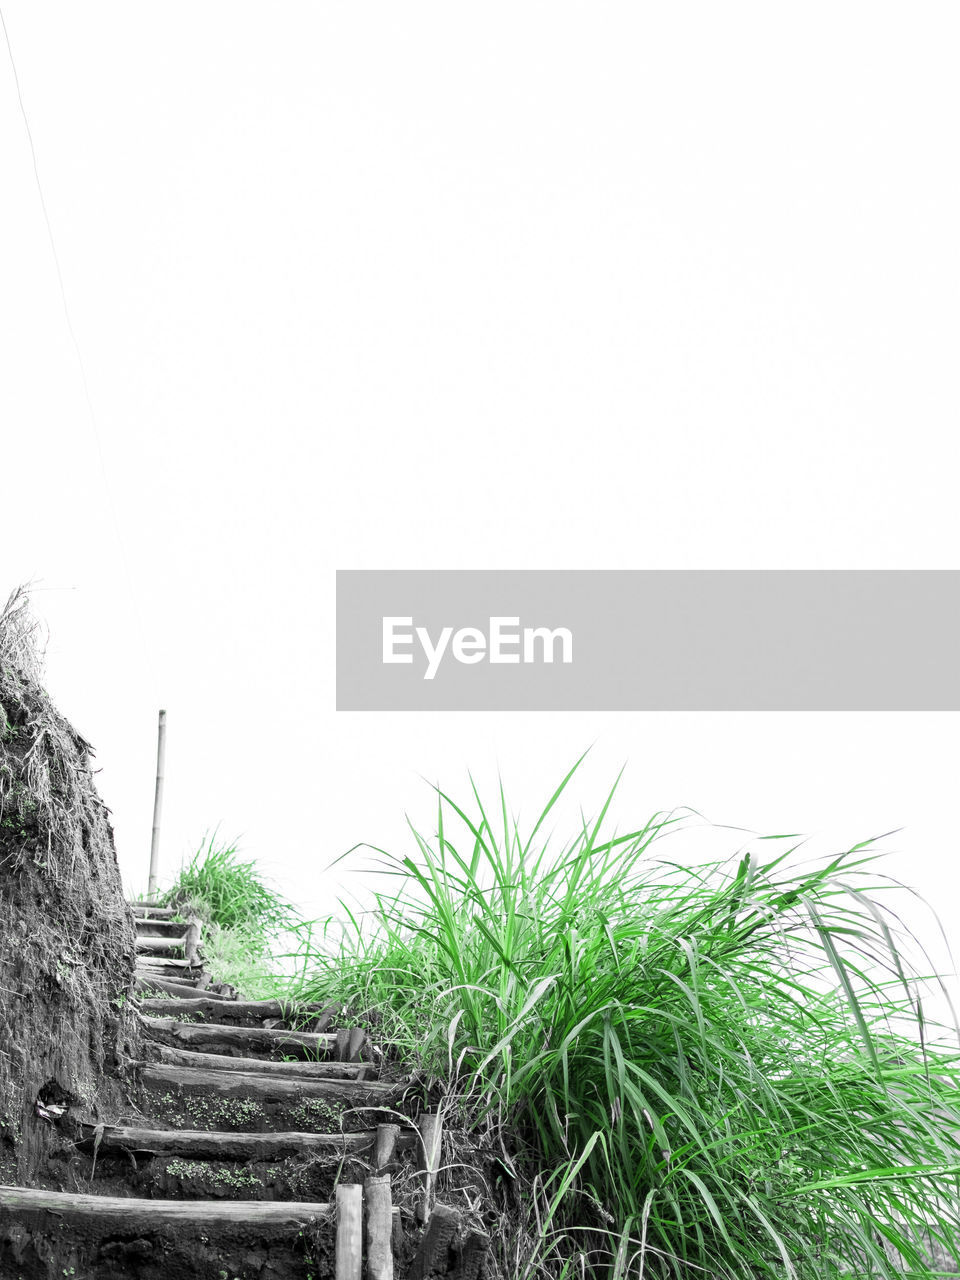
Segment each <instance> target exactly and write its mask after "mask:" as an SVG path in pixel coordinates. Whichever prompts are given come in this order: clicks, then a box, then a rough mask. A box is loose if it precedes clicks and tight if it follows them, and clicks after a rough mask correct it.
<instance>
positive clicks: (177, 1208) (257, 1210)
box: [0, 1186, 330, 1231]
mask: <svg viewBox="0 0 960 1280" xmlns="http://www.w3.org/2000/svg"><path fill="white" fill-rule="evenodd" d="M329 1208H330V1206H329V1205H328V1204H310V1203H308V1202H306V1201H302V1200H134V1199H132V1198H127V1197H126V1196H86V1195H74V1194H73V1193H72V1192H65V1191H36V1190H33V1189H30V1188H27V1187H9V1186H0V1219H2V1218H3V1217H4V1216H5V1215H7V1214H9V1215H10V1216H13V1215H17V1216H18V1217H19V1216H20V1215H22V1214H24V1213H30V1212H31V1211H33V1212H35V1213H43V1212H47V1213H53V1214H55V1215H56V1220H57V1221H68V1222H69V1221H71V1220H72V1221H74V1222H79V1223H83V1222H91V1221H94V1222H95V1221H97V1220H100V1221H102V1222H103V1223H104V1224H108V1223H112V1224H116V1225H118V1226H119V1225H122V1224H125V1223H129V1224H131V1225H134V1226H136V1227H138V1228H139V1229H140V1230H142V1231H149V1230H150V1228H151V1227H152V1226H163V1225H165V1224H173V1225H182V1226H189V1225H191V1224H196V1225H198V1226H203V1227H204V1228H216V1227H217V1226H221V1227H223V1226H247V1225H254V1226H255V1225H256V1224H257V1223H270V1224H273V1225H280V1226H290V1227H301V1226H307V1225H310V1224H312V1223H314V1222H316V1221H317V1219H318V1218H321V1217H325V1216H326V1214H327V1212H328V1210H329Z"/></svg>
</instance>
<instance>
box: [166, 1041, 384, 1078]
mask: <svg viewBox="0 0 960 1280" xmlns="http://www.w3.org/2000/svg"><path fill="white" fill-rule="evenodd" d="M159 1049H160V1061H161V1062H163V1063H165V1064H166V1065H167V1066H169V1067H205V1068H207V1069H208V1070H213V1071H252V1072H254V1074H258V1075H266V1076H292V1077H296V1078H297V1079H299V1080H310V1079H313V1080H363V1078H364V1072H366V1071H369V1070H370V1067H369V1066H366V1065H364V1064H362V1063H354V1062H304V1061H302V1060H301V1061H298V1062H272V1061H271V1060H270V1059H269V1058H234V1057H231V1055H230V1054H229V1053H195V1052H194V1051H193V1050H192V1049H171V1048H170V1047H169V1046H168V1045H165V1044H164V1045H160V1046H159Z"/></svg>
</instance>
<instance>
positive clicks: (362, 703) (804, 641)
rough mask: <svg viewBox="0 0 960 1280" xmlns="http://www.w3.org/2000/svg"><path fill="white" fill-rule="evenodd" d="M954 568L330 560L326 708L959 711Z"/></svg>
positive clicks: (959, 582)
mask: <svg viewBox="0 0 960 1280" xmlns="http://www.w3.org/2000/svg"><path fill="white" fill-rule="evenodd" d="M958 658H960V571H954V570H757V571H753V570H734V569H731V570H513V571H510V570H441V571H432V570H420V569H417V570H341V571H339V572H338V573H337V709H338V710H339V711H957V710H960V661H958Z"/></svg>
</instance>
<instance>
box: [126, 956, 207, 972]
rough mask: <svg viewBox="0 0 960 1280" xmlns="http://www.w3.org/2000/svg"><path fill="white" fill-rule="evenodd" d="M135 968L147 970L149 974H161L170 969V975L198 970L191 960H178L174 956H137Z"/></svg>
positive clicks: (197, 966)
mask: <svg viewBox="0 0 960 1280" xmlns="http://www.w3.org/2000/svg"><path fill="white" fill-rule="evenodd" d="M137 968H139V969H148V970H149V971H150V972H151V973H154V972H156V973H158V974H161V976H163V975H162V973H161V971H162V970H164V969H170V970H171V971H172V973H177V972H178V971H179V970H180V969H199V968H200V966H199V965H198V964H194V963H193V962H192V961H191V960H178V959H177V958H176V957H175V956H162V957H161V956H149V955H139V956H137Z"/></svg>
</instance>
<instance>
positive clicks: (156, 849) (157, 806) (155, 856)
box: [147, 711, 167, 898]
mask: <svg viewBox="0 0 960 1280" xmlns="http://www.w3.org/2000/svg"><path fill="white" fill-rule="evenodd" d="M166 748H167V713H166V712H165V711H161V712H160V718H159V720H158V723H157V789H156V791H155V792H154V793H153V835H152V837H151V839H150V877H149V879H148V880H147V897H148V898H152V897H153V895H154V894H155V893H156V892H157V864H158V862H159V858H160V814H161V811H162V809H163V760H164V756H165V754H166Z"/></svg>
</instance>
